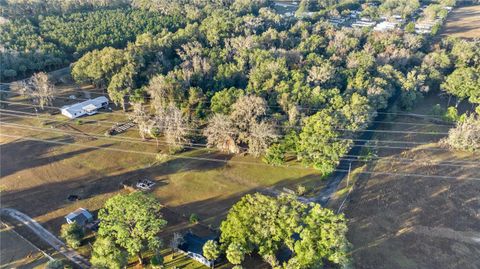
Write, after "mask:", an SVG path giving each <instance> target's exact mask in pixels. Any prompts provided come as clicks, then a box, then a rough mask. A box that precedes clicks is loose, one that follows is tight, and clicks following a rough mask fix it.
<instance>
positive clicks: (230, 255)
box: [227, 242, 245, 265]
mask: <svg viewBox="0 0 480 269" xmlns="http://www.w3.org/2000/svg"><path fill="white" fill-rule="evenodd" d="M243 259H245V250H244V249H243V246H242V245H241V244H239V243H235V242H234V243H231V244H230V245H228V248H227V260H228V261H229V262H230V263H231V264H234V265H240V264H241V263H242V262H243Z"/></svg>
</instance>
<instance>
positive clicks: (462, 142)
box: [442, 114, 480, 152]
mask: <svg viewBox="0 0 480 269" xmlns="http://www.w3.org/2000/svg"><path fill="white" fill-rule="evenodd" d="M442 144H444V145H446V146H448V147H450V148H452V149H456V150H463V151H469V152H477V151H479V150H480V116H478V115H475V114H471V115H469V116H467V117H465V119H464V120H461V121H459V122H457V126H456V127H455V128H452V129H450V130H449V131H448V136H447V137H446V138H445V139H443V140H442Z"/></svg>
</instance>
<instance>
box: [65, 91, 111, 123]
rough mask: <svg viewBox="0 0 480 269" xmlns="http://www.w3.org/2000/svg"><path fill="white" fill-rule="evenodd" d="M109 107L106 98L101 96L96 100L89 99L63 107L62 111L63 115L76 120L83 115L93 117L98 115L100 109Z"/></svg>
mask: <svg viewBox="0 0 480 269" xmlns="http://www.w3.org/2000/svg"><path fill="white" fill-rule="evenodd" d="M107 107H108V99H107V98H106V97H105V96H100V97H97V98H95V99H88V100H87V101H83V102H81V103H76V104H73V105H68V106H63V107H62V108H61V109H60V110H61V112H62V115H64V116H66V117H68V118H70V119H75V118H78V117H81V116H83V115H93V114H95V113H97V110H98V109H100V108H107Z"/></svg>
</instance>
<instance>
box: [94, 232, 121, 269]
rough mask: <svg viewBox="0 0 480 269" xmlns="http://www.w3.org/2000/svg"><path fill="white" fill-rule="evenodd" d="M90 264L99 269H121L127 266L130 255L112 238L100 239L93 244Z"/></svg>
mask: <svg viewBox="0 0 480 269" xmlns="http://www.w3.org/2000/svg"><path fill="white" fill-rule="evenodd" d="M90 262H91V263H92V265H93V266H94V267H95V268H98V269H103V268H105V269H121V268H124V267H125V266H126V265H127V262H128V253H127V252H126V251H124V250H122V249H120V248H119V247H118V246H117V245H116V244H115V242H113V241H112V239H111V238H104V237H98V238H97V240H95V243H94V244H93V249H92V258H91V259H90Z"/></svg>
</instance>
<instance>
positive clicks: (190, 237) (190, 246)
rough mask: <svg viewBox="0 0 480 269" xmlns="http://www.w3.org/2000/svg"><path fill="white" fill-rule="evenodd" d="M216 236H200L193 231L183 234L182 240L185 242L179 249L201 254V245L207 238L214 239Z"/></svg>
mask: <svg viewBox="0 0 480 269" xmlns="http://www.w3.org/2000/svg"><path fill="white" fill-rule="evenodd" d="M216 239H217V237H216V236H207V237H200V236H198V235H195V234H193V233H187V234H185V235H184V236H183V240H185V242H184V243H183V244H182V246H180V249H182V250H184V251H188V252H193V253H198V254H200V255H202V256H203V245H205V243H206V242H207V241H208V240H216Z"/></svg>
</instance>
